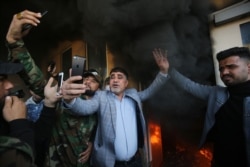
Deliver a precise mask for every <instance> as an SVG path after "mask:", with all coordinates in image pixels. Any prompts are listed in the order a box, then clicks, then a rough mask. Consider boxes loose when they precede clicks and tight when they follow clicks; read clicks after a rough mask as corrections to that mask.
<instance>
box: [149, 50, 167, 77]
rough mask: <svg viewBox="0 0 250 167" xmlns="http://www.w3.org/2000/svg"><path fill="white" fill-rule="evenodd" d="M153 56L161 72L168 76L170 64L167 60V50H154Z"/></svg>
mask: <svg viewBox="0 0 250 167" xmlns="http://www.w3.org/2000/svg"><path fill="white" fill-rule="evenodd" d="M153 56H154V59H155V62H156V64H157V65H158V67H159V69H160V71H161V72H162V73H164V74H167V73H168V69H169V62H168V60H167V50H163V49H160V48H155V49H154V50H153Z"/></svg>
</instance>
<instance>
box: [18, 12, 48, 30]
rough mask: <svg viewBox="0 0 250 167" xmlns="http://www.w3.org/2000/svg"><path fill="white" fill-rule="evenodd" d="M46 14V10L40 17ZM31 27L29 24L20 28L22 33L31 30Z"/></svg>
mask: <svg viewBox="0 0 250 167" xmlns="http://www.w3.org/2000/svg"><path fill="white" fill-rule="evenodd" d="M47 13H48V11H47V10H46V11H44V12H43V13H42V14H41V15H42V17H43V16H44V15H46V14H47ZM32 27H33V26H32V25H31V24H24V25H23V27H22V32H24V31H26V30H28V29H30V28H32Z"/></svg>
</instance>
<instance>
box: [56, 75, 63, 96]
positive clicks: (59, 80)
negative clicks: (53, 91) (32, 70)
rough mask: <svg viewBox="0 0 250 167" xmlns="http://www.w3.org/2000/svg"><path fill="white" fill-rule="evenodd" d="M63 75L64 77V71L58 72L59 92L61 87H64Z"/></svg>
mask: <svg viewBox="0 0 250 167" xmlns="http://www.w3.org/2000/svg"><path fill="white" fill-rule="evenodd" d="M63 77H64V73H63V72H60V73H59V74H58V80H57V85H58V86H57V93H59V91H60V89H61V87H62V83H63Z"/></svg>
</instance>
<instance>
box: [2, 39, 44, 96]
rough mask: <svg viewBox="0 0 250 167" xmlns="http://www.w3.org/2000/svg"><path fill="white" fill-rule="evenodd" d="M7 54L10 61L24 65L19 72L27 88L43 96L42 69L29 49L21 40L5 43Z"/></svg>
mask: <svg viewBox="0 0 250 167" xmlns="http://www.w3.org/2000/svg"><path fill="white" fill-rule="evenodd" d="M6 46H7V48H8V51H9V54H8V60H9V61H11V62H20V63H22V64H23V65H24V70H23V71H22V72H20V73H19V75H20V77H21V78H22V79H23V81H24V82H25V84H26V85H28V86H29V89H30V90H32V91H33V92H34V93H35V94H37V95H39V96H41V97H44V95H43V90H44V86H45V85H46V80H45V78H44V75H43V73H42V71H41V70H40V69H39V67H38V66H37V65H36V64H35V61H34V60H33V58H32V57H31V55H30V53H29V51H28V50H27V48H26V47H25V45H24V42H23V41H22V40H20V41H17V42H15V43H13V44H6Z"/></svg>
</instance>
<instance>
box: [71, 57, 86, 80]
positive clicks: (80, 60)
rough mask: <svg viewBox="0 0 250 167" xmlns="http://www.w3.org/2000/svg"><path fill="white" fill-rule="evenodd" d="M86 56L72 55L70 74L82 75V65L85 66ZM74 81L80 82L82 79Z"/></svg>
mask: <svg viewBox="0 0 250 167" xmlns="http://www.w3.org/2000/svg"><path fill="white" fill-rule="evenodd" d="M85 60H86V58H84V57H81V56H77V55H75V56H73V59H72V72H71V76H78V75H80V76H83V72H84V67H85ZM76 83H82V80H79V81H77V82H76Z"/></svg>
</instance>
